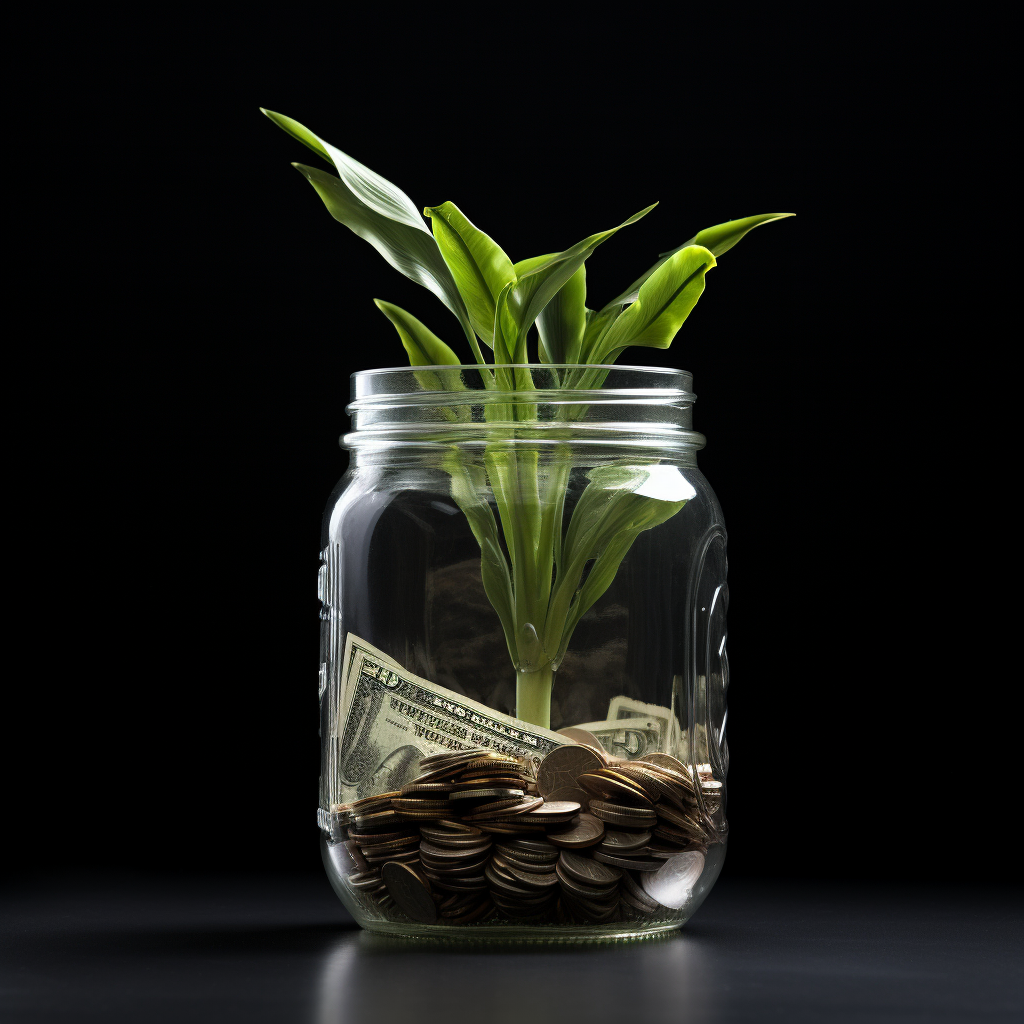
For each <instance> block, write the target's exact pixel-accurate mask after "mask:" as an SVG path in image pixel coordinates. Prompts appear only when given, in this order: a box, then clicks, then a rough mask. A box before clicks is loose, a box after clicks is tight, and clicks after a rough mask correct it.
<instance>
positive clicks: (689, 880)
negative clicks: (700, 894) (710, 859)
mask: <svg viewBox="0 0 1024 1024" xmlns="http://www.w3.org/2000/svg"><path fill="white" fill-rule="evenodd" d="M703 870H704V854H703V853H701V852H700V851H699V850H691V851H689V852H687V853H677V854H676V855H675V856H674V857H670V858H669V859H668V860H667V861H665V863H664V864H662V866H661V867H660V868H658V870H657V871H650V872H646V873H644V874H643V875H641V876H640V878H641V884H642V885H643V887H644V892H646V893H647V895H648V896H650V897H651V898H652V899H655V900H657V901H658V902H659V903H660V904H661V905H662V906H663V907H670V908H671V909H672V910H679V909H680V908H681V907H682V906H683V904H684V903H686V901H687V900H688V899H689V898H690V894H691V893H692V891H693V887H694V885H696V884H697V879H698V878H700V876H701V872H702V871H703Z"/></svg>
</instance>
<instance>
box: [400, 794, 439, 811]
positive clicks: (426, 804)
mask: <svg viewBox="0 0 1024 1024" xmlns="http://www.w3.org/2000/svg"><path fill="white" fill-rule="evenodd" d="M391 806H392V807H394V809H395V810H396V811H443V810H444V809H445V808H446V807H447V806H448V801H447V800H423V799H420V798H418V797H400V796H396V797H395V798H394V799H393V800H392V801H391Z"/></svg>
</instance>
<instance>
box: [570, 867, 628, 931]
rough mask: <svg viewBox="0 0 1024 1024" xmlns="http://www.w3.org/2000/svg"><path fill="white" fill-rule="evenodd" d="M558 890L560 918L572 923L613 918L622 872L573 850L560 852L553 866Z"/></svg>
mask: <svg viewBox="0 0 1024 1024" xmlns="http://www.w3.org/2000/svg"><path fill="white" fill-rule="evenodd" d="M555 873H556V875H557V877H558V882H559V887H560V889H561V898H560V900H559V909H560V917H561V918H562V919H563V920H566V921H568V922H571V923H573V924H605V923H607V922H608V921H612V920H614V919H615V916H616V913H617V911H618V905H619V880H620V879H621V877H622V872H621V871H620V870H619V869H618V868H615V867H612V866H611V865H609V864H602V863H601V862H600V861H597V860H594V858H593V857H588V856H586V855H584V854H583V853H579V852H577V851H575V850H562V851H561V853H560V854H559V855H558V863H557V864H556V865H555Z"/></svg>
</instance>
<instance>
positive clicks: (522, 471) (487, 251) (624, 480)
mask: <svg viewBox="0 0 1024 1024" xmlns="http://www.w3.org/2000/svg"><path fill="white" fill-rule="evenodd" d="M264 113H265V114H266V115H267V116H268V117H269V118H270V119H271V120H272V121H273V122H274V123H275V124H277V125H278V126H279V127H280V128H283V129H284V130H285V131H286V132H288V134H289V135H292V136H293V137H294V138H296V139H297V140H298V141H299V142H301V143H303V144H304V145H305V146H307V147H308V148H309V149H311V150H312V151H313V152H314V153H315V154H316V155H317V156H318V157H320V158H321V159H322V160H323V161H325V162H326V163H327V164H328V165H330V167H331V169H332V170H331V171H328V170H323V169H321V168H319V167H311V166H308V165H305V164H298V163H297V164H294V166H295V167H296V169H297V170H298V171H299V172H300V173H301V174H302V175H303V176H304V177H305V178H306V179H307V180H308V181H309V183H310V184H311V185H312V186H313V188H314V189H316V191H317V193H318V194H319V196H320V198H321V199H322V200H323V202H324V204H325V205H326V207H327V209H328V210H329V211H330V213H331V215H332V216H333V217H334V218H335V220H338V221H340V222H341V223H342V224H344V225H345V226H346V227H347V228H349V229H351V230H352V231H353V232H354V233H355V234H357V235H359V236H360V237H361V238H363V239H365V240H366V241H367V242H369V243H370V244H371V245H372V246H373V247H374V248H375V249H376V250H377V251H378V252H379V253H380V254H381V255H382V256H383V257H384V258H385V259H386V260H387V261H388V263H390V264H391V266H393V267H394V268H395V269H396V270H398V271H400V272H401V273H402V274H404V275H405V276H406V277H408V278H410V279H411V280H413V281H415V282H417V283H418V284H421V285H423V287H425V288H427V289H428V290H429V291H431V292H433V293H434V295H436V296H437V298H438V299H440V301H441V302H442V303H443V304H444V305H445V306H447V307H448V309H449V311H450V312H451V313H452V314H453V315H454V316H455V318H456V319H457V320H458V322H459V325H460V327H461V328H462V331H463V333H464V335H465V338H466V342H467V343H468V345H469V349H470V351H471V352H472V355H473V359H474V361H475V367H476V372H478V373H479V374H480V375H481V379H482V382H483V388H484V389H486V391H487V392H491V394H487V395H485V396H484V397H483V403H484V416H485V418H486V420H487V422H488V424H489V427H490V429H489V431H488V437H489V440H488V442H487V445H486V449H485V452H484V456H483V459H482V461H481V460H478V459H469V458H467V457H466V456H464V455H463V454H462V453H461V452H460V451H459V449H458V447H457V446H456V445H454V444H453V445H452V450H451V452H450V454H449V455H448V456H446V458H445V460H444V468H445V470H446V472H447V473H448V476H449V477H450V479H451V493H452V498H453V499H454V501H455V502H456V503H457V504H458V506H459V507H460V508H461V510H462V511H463V513H464V514H465V516H466V519H467V520H468V522H469V526H470V528H471V529H472V532H473V535H474V537H475V538H476V540H477V542H478V544H479V546H480V552H481V562H480V564H481V574H482V578H483V584H484V589H485V591H486V594H487V597H488V600H489V601H490V603H491V604H492V606H493V607H494V610H495V611H496V612H497V614H498V618H499V619H500V620H501V625H502V628H503V630H504V633H505V639H506V642H507V644H508V650H509V655H510V657H511V659H512V664H513V666H514V668H515V670H516V672H517V685H516V715H517V716H518V717H519V718H521V719H523V720H525V721H527V722H531V723H533V724H535V725H541V726H545V727H548V726H549V725H550V708H551V689H552V685H553V683H554V678H555V672H556V670H557V668H558V665H559V664H560V662H561V660H562V658H563V657H564V655H565V652H566V649H567V647H568V645H569V641H570V639H571V637H572V634H573V630H574V629H575V628H576V625H577V624H578V623H579V621H580V619H581V618H582V616H583V615H584V614H585V613H586V612H587V611H588V610H589V609H590V608H591V607H592V606H593V605H594V603H595V602H596V601H597V600H598V599H599V598H600V597H601V595H602V594H603V593H604V592H605V591H606V590H607V589H608V587H609V586H610V585H611V583H612V580H613V579H614V578H615V574H616V572H617V571H618V568H619V565H620V564H621V562H622V560H623V558H625V556H626V554H627V553H628V551H629V549H630V547H631V546H632V544H633V542H634V540H635V539H636V538H637V537H638V536H639V535H640V534H641V533H642V532H644V531H645V530H650V529H652V528H654V527H656V526H658V525H659V524H661V523H664V522H665V521H666V520H668V519H669V518H671V517H672V516H674V515H675V514H676V513H677V512H678V511H679V510H680V509H681V508H682V507H683V505H684V504H685V503H686V500H687V497H688V493H689V492H687V491H686V490H681V489H680V483H681V479H680V478H679V476H678V474H675V473H672V472H670V471H668V469H669V468H668V467H664V466H659V465H658V464H657V462H656V461H653V460H647V461H646V462H644V461H643V460H630V464H629V466H622V465H616V464H612V465H602V466H597V467H594V468H592V469H590V470H589V472H588V474H587V476H588V480H587V484H586V486H585V487H584V488H583V490H582V492H581V494H580V497H579V499H578V500H577V501H576V504H575V507H574V508H573V509H572V512H571V515H570V516H569V519H568V523H566V522H565V519H566V516H565V511H566V509H565V499H566V492H567V489H568V485H569V475H570V470H571V468H572V465H573V463H572V460H571V457H570V455H569V449H568V445H567V444H564V445H562V446H559V445H557V444H556V445H555V447H554V450H553V451H546V452H545V453H544V455H543V456H542V453H541V449H540V446H539V445H537V446H531V445H530V444H529V443H528V441H527V442H526V443H524V440H523V439H524V438H529V436H530V433H529V427H530V424H531V423H536V422H537V407H536V405H533V404H531V403H530V401H529V400H525V396H524V397H523V398H519V397H517V394H516V393H523V392H527V393H532V392H533V391H534V390H535V386H534V381H533V376H532V372H531V369H530V364H531V359H530V356H531V351H530V342H531V339H532V338H533V337H535V338H536V359H535V361H534V365H536V362H540V363H546V364H549V365H550V367H551V369H552V371H553V373H554V376H555V379H556V381H557V383H558V387H559V388H562V389H565V390H570V389H572V390H592V389H595V388H600V387H601V385H602V384H603V383H604V381H605V379H606V377H607V374H608V370H609V367H610V366H611V365H612V364H613V363H615V361H616V360H617V359H618V358H619V356H620V355H621V353H622V352H623V351H625V350H626V349H627V348H630V347H648V348H668V347H669V345H671V343H672V340H673V338H674V337H675V335H676V333H677V331H678V330H679V328H680V327H681V326H682V325H683V322H684V321H685V320H686V318H687V316H689V314H690V311H691V310H692V309H693V307H694V305H695V304H696V303H697V300H698V299H699V298H700V296H701V294H702V293H703V291H704V279H705V276H706V274H707V273H708V271H709V270H711V268H712V267H714V266H715V265H716V263H717V259H718V257H720V256H721V255H722V254H723V253H725V252H727V251H728V250H729V249H731V248H732V247H733V246H734V245H735V244H736V243H737V242H738V241H740V239H741V238H743V236H744V235H746V234H747V232H748V231H751V230H752V229H753V228H756V227H759V226H760V225H762V224H767V223H769V222H770V221H774V220H779V219H780V218H783V217H789V216H791V214H786V213H768V214H760V215H758V216H754V217H744V218H742V219H741V220H733V221H728V222H727V223H724V224H717V225H715V226H714V227H710V228H705V229H704V230H703V231H699V232H698V233H697V234H696V235H694V236H693V237H692V238H690V239H688V240H687V241H685V242H683V243H682V245H678V246H676V247H675V248H674V249H671V250H669V251H668V252H665V253H662V255H661V256H660V257H659V259H658V260H657V262H656V263H655V264H654V265H653V266H652V267H650V268H649V269H648V270H647V271H646V272H645V273H643V274H642V275H641V276H640V277H639V278H637V280H635V281H634V282H633V283H632V284H631V285H630V286H629V287H628V288H626V289H625V290H624V291H623V292H622V293H621V294H619V295H617V296H616V297H615V298H613V299H612V300H611V301H610V302H607V303H605V305H603V306H602V307H601V308H600V309H598V310H592V309H589V308H588V307H587V282H586V261H587V260H588V259H589V257H590V256H591V255H592V254H593V253H594V251H595V250H596V249H597V248H598V246H600V245H603V244H604V243H605V242H607V241H608V240H609V239H610V238H612V237H613V236H614V235H615V234H617V233H618V232H619V231H621V230H622V229H623V228H626V227H628V226H629V225H631V224H635V223H636V222H637V221H638V220H639V219H640V218H641V217H644V216H646V215H647V214H648V213H650V211H651V210H652V209H653V208H654V207H653V206H648V207H646V208H645V209H643V210H640V211H639V212H638V213H635V214H633V216H632V217H629V218H627V219H626V220H624V221H623V222H622V223H621V224H619V225H617V226H616V227H612V228H608V229H607V230H605V231H599V232H597V233H596V234H593V235H590V236H589V237H588V238H585V239H583V241H581V242H578V243H577V244H576V245H574V246H571V247H570V248H568V249H565V250H564V251H562V252H557V253H550V254H548V255H545V256H535V257H532V258H530V259H525V260H521V261H520V262H518V263H513V262H512V261H511V259H510V258H509V257H508V256H507V255H506V254H505V252H504V251H503V250H502V249H501V247H500V246H499V245H498V244H497V243H496V242H495V241H494V240H493V239H492V238H491V237H490V236H489V235H487V234H485V233H484V232H483V231H481V230H480V229H479V228H477V227H476V226H475V225H474V224H473V223H472V222H471V221H470V220H469V219H468V218H467V217H466V215H465V214H464V213H462V211H461V210H460V209H459V208H458V207H457V206H456V205H455V204H454V203H450V202H447V203H442V204H441V205H440V206H432V207H428V208H426V209H425V210H423V212H422V214H421V212H420V209H419V208H418V207H417V206H416V205H415V204H414V203H413V202H412V200H411V199H410V198H409V197H408V196H407V195H406V194H405V193H404V192H403V191H402V190H401V189H399V188H397V187H396V186H395V185H393V184H392V183H391V182H390V181H387V180H386V179H385V178H382V177H381V176H380V175H379V174H376V173H375V172H373V171H371V170H370V169H369V168H368V167H365V166H364V165H363V164H361V163H359V162H358V161H356V160H354V159H353V158H352V157H350V156H348V155H347V154H345V153H343V152H341V150H339V149H335V148H334V147H333V146H331V145H330V144H329V143H327V142H325V141H324V140H323V139H321V138H320V137H319V136H317V135H314V134H313V133H312V132H311V131H309V129H307V128H305V127H303V126H302V125H301V124H299V123H298V122H297V121H293V120H292V119H291V118H289V117H284V116H283V115H281V114H275V113H273V112H271V111H268V110H264ZM332 172H333V173H332ZM655 205H656V204H655ZM376 302H377V306H378V308H379V309H380V310H381V312H382V313H383V314H384V315H385V316H386V317H387V318H388V319H389V320H390V321H391V323H392V324H393V325H394V327H395V330H396V331H397V332H398V336H399V338H400V340H401V343H402V345H403V346H404V348H405V351H406V354H407V355H408V358H409V363H410V365H411V366H413V367H416V368H417V372H416V376H417V379H418V381H419V383H420V385H421V386H422V387H424V388H426V389H430V390H440V391H449V392H451V391H455V390H458V389H461V388H464V387H465V383H464V381H463V378H462V375H461V372H460V371H458V370H455V369H445V367H459V366H460V365H462V363H463V360H462V359H460V358H459V356H458V355H457V354H456V353H455V352H454V351H453V350H452V349H451V348H450V347H449V346H448V345H447V344H446V343H445V342H444V341H442V340H441V338H439V337H438V336H437V335H436V334H434V333H433V331H431V330H430V329H429V328H428V327H426V326H425V325H424V324H423V323H421V322H420V321H419V320H418V319H416V317H414V316H412V315H411V314H410V313H408V312H406V311H405V310H403V309H401V308H399V307H398V306H395V305H393V304H391V303H388V302H383V301H380V300H376ZM534 328H536V330H535V331H534ZM488 355H489V356H490V358H488ZM421 368H422V369H421ZM506 399H507V400H506ZM584 410H585V406H583V405H580V404H566V405H560V406H557V415H558V416H559V417H561V418H562V419H564V420H566V421H567V422H566V426H567V427H568V426H569V421H572V420H574V419H578V418H579V417H580V416H582V415H584ZM443 412H444V414H445V415H446V416H447V417H448V418H450V419H452V420H457V419H458V418H460V417H462V416H465V415H467V410H466V408H465V406H459V407H457V408H452V409H447V410H443ZM547 436H551V435H550V434H549V435H547ZM566 436H567V432H566ZM502 541H504V544H503V543H502Z"/></svg>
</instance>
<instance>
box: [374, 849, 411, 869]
mask: <svg viewBox="0 0 1024 1024" xmlns="http://www.w3.org/2000/svg"><path fill="white" fill-rule="evenodd" d="M419 859H420V853H419V850H388V851H387V852H385V853H368V854H367V855H366V862H367V864H370V865H371V866H372V865H374V864H384V863H386V862H387V861H390V860H400V861H403V862H410V861H416V860H419Z"/></svg>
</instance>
